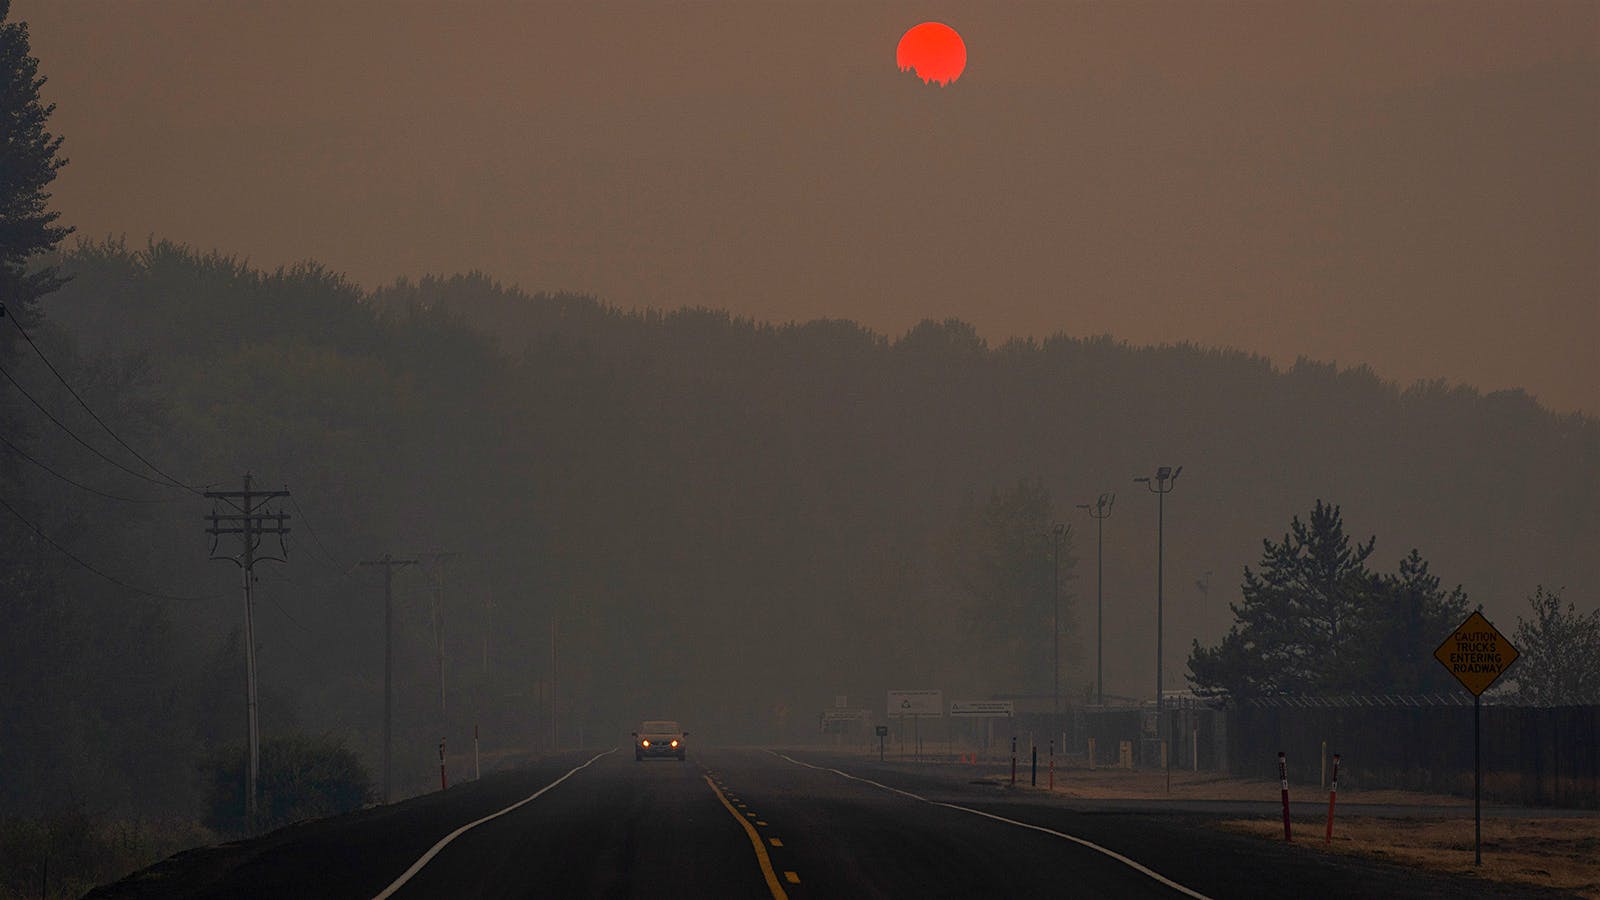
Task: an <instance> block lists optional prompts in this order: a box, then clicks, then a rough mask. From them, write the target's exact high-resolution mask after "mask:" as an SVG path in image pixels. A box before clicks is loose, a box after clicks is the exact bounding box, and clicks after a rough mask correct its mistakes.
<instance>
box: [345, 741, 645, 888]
mask: <svg viewBox="0 0 1600 900" xmlns="http://www.w3.org/2000/svg"><path fill="white" fill-rule="evenodd" d="M615 752H617V748H616V747H612V748H611V749H610V750H607V751H606V752H605V753H599V754H596V755H595V757H594V759H591V760H589V761H588V762H586V763H584V764H583V765H581V766H578V767H577V768H574V769H573V770H572V771H570V772H568V773H567V774H565V775H563V776H561V777H560V778H557V779H556V780H555V781H552V782H550V783H549V784H547V785H545V786H544V787H542V788H540V789H538V790H537V791H534V792H533V793H532V794H529V795H528V796H526V797H524V798H522V799H521V800H518V801H517V802H515V803H513V804H511V805H510V806H508V807H506V808H505V809H502V810H500V811H499V812H497V813H490V814H489V815H487V816H484V817H483V818H481V819H479V820H477V821H476V822H468V823H467V824H465V825H463V826H461V827H460V828H457V829H456V830H455V831H452V832H450V833H449V834H447V835H445V836H444V838H443V839H441V840H440V841H439V843H437V844H434V845H433V846H432V847H430V848H429V849H428V852H427V853H424V854H422V856H421V857H420V858H419V859H418V860H417V861H416V862H414V863H412V864H411V868H409V869H407V870H405V872H403V873H401V875H400V877H399V878H396V879H395V880H394V881H393V882H392V883H391V884H390V885H389V886H388V887H386V888H384V889H383V891H382V892H381V893H379V894H377V895H376V896H374V897H373V898H372V900H387V898H388V897H389V896H390V895H392V894H393V893H394V892H395V891H398V890H400V889H401V888H402V887H405V884H406V882H408V881H410V880H411V878H412V876H414V875H416V874H417V873H418V872H421V871H422V867H423V866H425V865H427V864H428V862H429V861H430V860H432V859H433V858H434V857H435V856H438V855H439V851H440V850H443V849H444V848H445V845H447V844H449V843H450V842H451V841H453V840H455V839H456V838H458V837H460V836H462V835H463V834H466V833H467V832H468V831H471V830H472V829H474V828H477V827H478V826H479V825H482V824H483V823H485V822H487V821H489V820H491V819H498V818H500V817H501V816H503V815H505V814H506V813H508V812H511V811H512V810H514V809H516V808H517V807H519V806H524V805H526V804H529V803H532V802H533V801H535V800H537V799H539V795H540V794H543V793H544V792H545V791H548V790H550V789H551V788H553V787H555V786H556V785H558V784H560V783H561V782H563V781H566V780H567V779H568V778H571V777H572V776H574V775H576V774H578V773H579V772H580V771H582V770H584V769H587V768H589V766H591V765H593V764H594V761H595V760H596V759H599V758H600V757H602V756H605V755H606V754H607V753H615Z"/></svg>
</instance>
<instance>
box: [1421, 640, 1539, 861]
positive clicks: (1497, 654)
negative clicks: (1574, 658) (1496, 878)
mask: <svg viewBox="0 0 1600 900" xmlns="http://www.w3.org/2000/svg"><path fill="white" fill-rule="evenodd" d="M1521 655H1522V654H1521V653H1518V652H1517V648H1516V647H1513V646H1511V642H1510V641H1508V640H1506V638H1505V635H1503V634H1501V633H1500V632H1499V631H1497V630H1496V629H1495V627H1494V625H1493V624H1491V623H1490V622H1489V620H1488V619H1485V618H1484V617H1483V613H1480V612H1474V613H1473V614H1472V615H1470V616H1467V619H1466V621H1464V622H1462V623H1461V624H1460V625H1459V626H1457V628H1456V630H1455V631H1453V632H1451V633H1450V636H1449V637H1447V638H1445V639H1444V643H1442V644H1440V645H1439V649H1437V650H1435V651H1433V658H1434V659H1437V660H1438V661H1439V664H1440V665H1442V666H1444V667H1445V668H1446V669H1449V670H1450V674H1451V675H1454V676H1455V678H1456V680H1457V681H1459V682H1461V686H1462V687H1464V688H1466V689H1467V690H1469V691H1471V692H1472V864H1473V865H1475V866H1481V865H1483V811H1482V800H1483V747H1482V740H1483V733H1482V723H1483V692H1484V691H1486V690H1488V689H1489V685H1491V684H1494V683H1495V681H1496V680H1498V679H1499V678H1500V676H1501V675H1503V674H1505V671H1506V669H1509V668H1511V664H1512V663H1514V662H1516V661H1517V657H1519V656H1521Z"/></svg>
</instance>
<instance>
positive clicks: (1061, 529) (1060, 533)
mask: <svg viewBox="0 0 1600 900" xmlns="http://www.w3.org/2000/svg"><path fill="white" fill-rule="evenodd" d="M1052 533H1053V534H1054V535H1055V551H1056V553H1055V587H1054V588H1053V589H1052V590H1053V593H1052V601H1053V602H1052V605H1053V606H1054V609H1055V627H1054V628H1053V629H1052V630H1051V632H1050V635H1051V641H1050V646H1051V649H1052V650H1053V651H1054V666H1053V668H1052V672H1053V673H1054V678H1053V679H1052V681H1051V685H1052V688H1053V690H1054V693H1055V697H1056V717H1057V718H1058V719H1059V718H1060V717H1061V540H1062V538H1064V537H1066V534H1067V526H1065V525H1063V524H1061V523H1060V522H1057V523H1056V527H1055V528H1054V530H1053V532H1052Z"/></svg>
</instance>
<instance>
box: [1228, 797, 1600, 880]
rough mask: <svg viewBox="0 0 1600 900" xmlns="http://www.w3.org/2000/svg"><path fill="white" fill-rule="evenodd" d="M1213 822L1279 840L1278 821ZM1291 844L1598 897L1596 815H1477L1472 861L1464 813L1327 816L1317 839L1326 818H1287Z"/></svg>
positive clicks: (1598, 824)
mask: <svg viewBox="0 0 1600 900" xmlns="http://www.w3.org/2000/svg"><path fill="white" fill-rule="evenodd" d="M1219 824H1220V825H1221V827H1223V828H1226V829H1228V830H1230V831H1234V832H1238V833H1241V834H1249V835H1254V836H1256V837H1260V838H1267V839H1273V840H1279V841H1281V840H1283V822H1282V821H1281V820H1271V819H1233V820H1229V821H1225V822H1221V823H1219ZM1290 827H1291V833H1292V834H1294V835H1295V840H1294V844H1295V846H1296V847H1297V848H1300V849H1302V850H1303V851H1305V852H1310V853H1330V852H1331V853H1343V854H1350V855H1354V856H1365V857H1370V858H1373V859H1381V860H1385V861H1388V862H1394V863H1399V864H1401V865H1406V866H1414V867H1417V868H1422V869H1428V870H1430V871H1434V872H1443V873H1448V874H1451V875H1467V876H1470V877H1474V878H1482V879H1484V880H1486V881H1496V882H1504V883H1510V884H1522V885H1533V886H1537V887H1549V888H1557V889H1560V890H1567V891H1573V892H1575V893H1577V894H1578V895H1579V896H1583V897H1591V898H1597V900H1600V817H1578V818H1560V819H1540V818H1527V819H1499V818H1495V819H1484V820H1483V865H1481V866H1474V865H1473V864H1472V820H1471V819H1463V818H1452V819H1426V818H1417V819H1412V818H1407V819H1380V818H1371V817H1350V818H1342V817H1341V818H1335V819H1334V824H1333V842H1332V843H1331V844H1324V843H1323V838H1324V836H1325V835H1326V828H1327V820H1326V819H1321V820H1319V821H1310V820H1305V821H1301V820H1300V819H1291V821H1290Z"/></svg>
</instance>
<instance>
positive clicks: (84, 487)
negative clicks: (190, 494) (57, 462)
mask: <svg viewBox="0 0 1600 900" xmlns="http://www.w3.org/2000/svg"><path fill="white" fill-rule="evenodd" d="M0 444H4V445H5V446H6V447H8V448H10V450H11V452H12V453H15V454H17V455H18V456H20V457H22V458H23V459H25V460H27V461H28V462H31V463H33V464H34V465H36V466H38V467H39V468H41V469H43V470H45V471H46V472H49V473H50V474H51V475H54V476H55V477H57V478H59V479H61V480H62V481H65V482H66V483H67V484H70V485H72V486H73V487H75V488H78V489H79V490H83V491H88V492H89V493H91V494H98V495H100V496H102V497H105V498H106V499H108V500H121V501H122V502H124V503H171V502H172V501H171V500H170V499H163V498H144V497H124V496H122V495H120V494H108V493H106V492H105V491H102V490H100V489H99V488H93V487H90V486H88V485H87V484H83V483H82V482H78V481H74V480H72V479H71V478H68V477H67V476H65V475H63V474H61V473H60V472H57V471H56V470H55V469H52V468H50V467H49V466H48V465H46V464H44V463H42V462H40V461H39V460H37V459H34V458H33V457H32V456H30V455H29V454H28V452H27V451H26V450H23V449H22V448H21V447H18V446H17V445H16V444H13V443H11V442H10V441H8V440H6V438H5V436H4V435H0Z"/></svg>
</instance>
